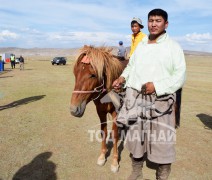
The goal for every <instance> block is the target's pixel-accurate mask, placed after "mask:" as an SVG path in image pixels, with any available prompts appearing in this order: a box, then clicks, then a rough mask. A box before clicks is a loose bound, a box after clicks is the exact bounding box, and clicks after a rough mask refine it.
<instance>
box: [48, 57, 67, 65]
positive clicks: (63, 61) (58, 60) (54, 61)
mask: <svg viewBox="0 0 212 180" xmlns="http://www.w3.org/2000/svg"><path fill="white" fill-rule="evenodd" d="M51 63H52V65H54V64H57V65H59V64H63V65H65V64H66V57H55V58H54V59H52V60H51Z"/></svg>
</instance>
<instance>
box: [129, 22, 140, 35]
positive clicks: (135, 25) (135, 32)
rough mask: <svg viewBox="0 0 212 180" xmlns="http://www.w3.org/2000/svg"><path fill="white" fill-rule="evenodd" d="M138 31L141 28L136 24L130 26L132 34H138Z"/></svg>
mask: <svg viewBox="0 0 212 180" xmlns="http://www.w3.org/2000/svg"><path fill="white" fill-rule="evenodd" d="M140 29H141V28H140V26H139V24H138V23H133V24H132V25H131V30H132V32H133V34H138V33H139V32H140Z"/></svg>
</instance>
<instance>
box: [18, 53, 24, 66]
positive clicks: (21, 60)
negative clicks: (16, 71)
mask: <svg viewBox="0 0 212 180" xmlns="http://www.w3.org/2000/svg"><path fill="white" fill-rule="evenodd" d="M19 61H20V70H24V58H23V56H22V55H20V58H19Z"/></svg>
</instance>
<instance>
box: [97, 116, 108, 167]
mask: <svg viewBox="0 0 212 180" xmlns="http://www.w3.org/2000/svg"><path fill="white" fill-rule="evenodd" d="M98 115H99V118H100V122H101V137H102V145H101V154H100V156H99V157H98V160H97V164H98V165H100V166H103V165H104V164H105V161H106V158H105V154H106V153H107V146H106V139H107V119H106V113H103V112H98Z"/></svg>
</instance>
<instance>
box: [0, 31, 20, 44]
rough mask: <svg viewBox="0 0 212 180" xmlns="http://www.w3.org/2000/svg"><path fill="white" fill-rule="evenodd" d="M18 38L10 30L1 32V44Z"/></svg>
mask: <svg viewBox="0 0 212 180" xmlns="http://www.w3.org/2000/svg"><path fill="white" fill-rule="evenodd" d="M17 38H18V35H17V34H16V33H14V32H11V31H9V30H3V31H1V32H0V42H1V41H6V40H10V39H17Z"/></svg>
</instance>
